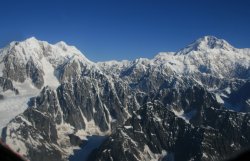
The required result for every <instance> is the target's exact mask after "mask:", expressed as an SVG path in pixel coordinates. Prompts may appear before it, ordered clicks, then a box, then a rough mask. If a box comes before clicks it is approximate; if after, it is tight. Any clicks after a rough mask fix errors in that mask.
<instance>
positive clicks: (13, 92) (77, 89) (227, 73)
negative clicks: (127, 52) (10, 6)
mask: <svg viewBox="0 0 250 161" xmlns="http://www.w3.org/2000/svg"><path fill="white" fill-rule="evenodd" d="M249 112H250V48H249V49H248V48H246V49H238V48H235V47H233V46H232V45H230V44H229V43H228V42H227V41H225V40H223V39H218V38H216V37H214V36H205V37H202V38H200V39H198V40H196V41H194V42H193V43H191V44H190V45H188V46H187V47H185V48H183V49H181V50H179V51H177V52H161V53H159V54H157V55H156V56H155V57H154V58H152V59H147V58H139V59H136V60H133V61H128V60H124V61H106V62H97V63H95V62H92V61H90V60H89V59H87V58H86V57H85V56H84V54H83V53H81V52H80V51H79V50H78V49H76V48H75V47H74V46H69V45H67V44H66V43H65V42H58V43H56V44H49V43H48V42H46V41H40V40H37V39H36V38H34V37H31V38H29V39H26V40H24V41H22V42H12V43H10V44H9V45H8V46H6V47H5V48H3V49H0V120H1V121H0V128H1V131H2V132H1V137H2V139H3V141H4V142H5V143H7V144H8V145H9V146H10V147H11V148H12V149H13V150H15V151H16V152H18V153H20V154H22V155H23V156H24V157H26V158H28V159H29V160H31V161H33V160H34V161H48V160H49V161H59V160H61V161H65V160H70V161H83V160H84V161H95V160H96V161H127V160H129V161H158V160H162V161H191V160H194V161H211V160H213V161H220V160H225V159H228V158H230V157H232V156H234V155H235V154H237V153H238V152H240V151H242V150H245V149H247V148H250V114H249Z"/></svg>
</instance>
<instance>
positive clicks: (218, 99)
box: [215, 93, 224, 104]
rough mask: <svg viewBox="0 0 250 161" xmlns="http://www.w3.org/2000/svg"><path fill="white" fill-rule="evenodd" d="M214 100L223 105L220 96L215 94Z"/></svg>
mask: <svg viewBox="0 0 250 161" xmlns="http://www.w3.org/2000/svg"><path fill="white" fill-rule="evenodd" d="M215 98H216V100H217V102H218V103H221V104H224V101H223V99H222V98H221V97H220V95H219V94H218V93H216V94H215Z"/></svg>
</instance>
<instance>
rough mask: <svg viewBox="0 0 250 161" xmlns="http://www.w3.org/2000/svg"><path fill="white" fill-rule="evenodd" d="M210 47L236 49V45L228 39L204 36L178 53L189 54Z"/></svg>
mask: <svg viewBox="0 0 250 161" xmlns="http://www.w3.org/2000/svg"><path fill="white" fill-rule="evenodd" d="M210 49H221V50H227V51H230V50H234V47H233V46H232V45H230V44H229V43H228V42H227V41H226V40H224V39H219V38H217V37H215V36H204V37H202V38H199V39H197V40H196V41H194V42H193V43H191V44H190V45H188V46H187V47H186V48H184V49H182V50H181V51H179V52H177V53H178V54H187V53H189V52H191V51H202V50H210Z"/></svg>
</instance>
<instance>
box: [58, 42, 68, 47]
mask: <svg viewBox="0 0 250 161" xmlns="http://www.w3.org/2000/svg"><path fill="white" fill-rule="evenodd" d="M55 45H57V46H68V45H67V44H66V42H64V41H59V42H57V43H56V44H55Z"/></svg>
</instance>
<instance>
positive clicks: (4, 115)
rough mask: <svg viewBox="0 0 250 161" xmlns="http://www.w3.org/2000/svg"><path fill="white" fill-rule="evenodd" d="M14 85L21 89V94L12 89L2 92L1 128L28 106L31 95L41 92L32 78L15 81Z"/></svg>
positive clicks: (0, 107) (0, 108)
mask: <svg viewBox="0 0 250 161" xmlns="http://www.w3.org/2000/svg"><path fill="white" fill-rule="evenodd" d="M14 86H15V87H16V88H17V89H18V90H19V95H15V94H14V92H12V91H10V90H8V91H6V92H2V93H1V94H2V95H3V96H4V99H3V100H0V120H1V121H0V129H1V130H2V128H3V127H5V126H6V124H7V123H8V122H9V121H10V120H11V119H13V118H14V117H15V116H16V115H18V114H20V113H22V112H23V111H24V110H25V109H26V108H27V107H28V105H27V102H28V101H29V99H30V98H31V97H34V96H36V95H38V93H39V90H38V89H37V88H36V87H34V86H33V85H32V83H31V80H28V79H27V80H26V81H25V82H24V83H18V82H14ZM1 130H0V131H1Z"/></svg>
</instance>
